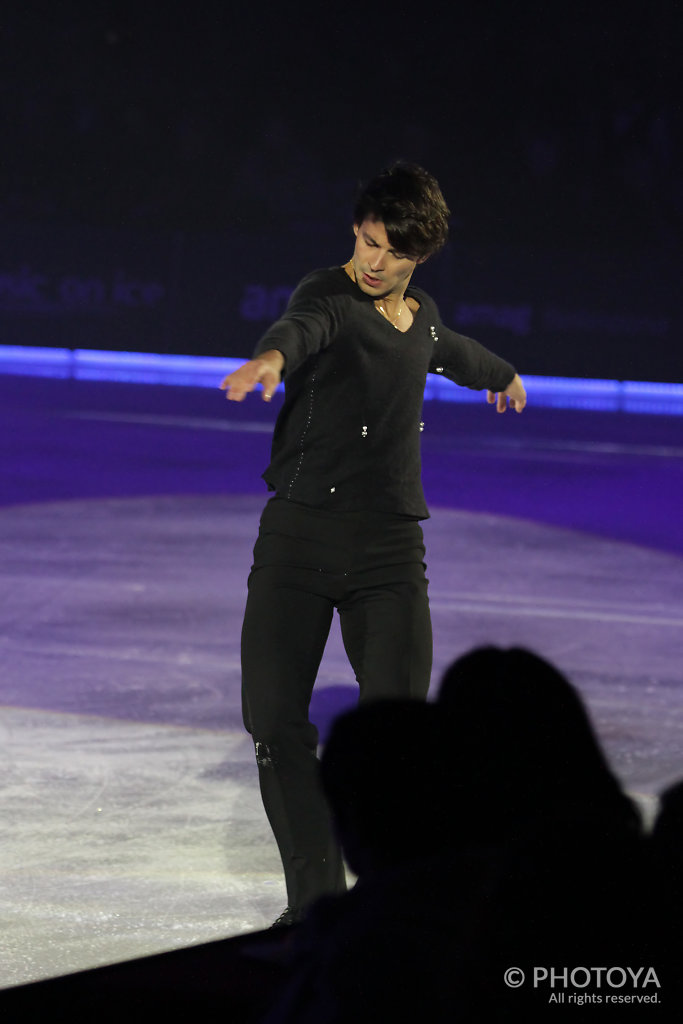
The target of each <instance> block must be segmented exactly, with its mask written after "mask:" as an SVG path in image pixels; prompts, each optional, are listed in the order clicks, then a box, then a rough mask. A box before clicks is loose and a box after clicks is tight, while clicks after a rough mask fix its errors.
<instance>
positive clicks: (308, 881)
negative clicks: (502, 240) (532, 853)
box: [221, 163, 526, 924]
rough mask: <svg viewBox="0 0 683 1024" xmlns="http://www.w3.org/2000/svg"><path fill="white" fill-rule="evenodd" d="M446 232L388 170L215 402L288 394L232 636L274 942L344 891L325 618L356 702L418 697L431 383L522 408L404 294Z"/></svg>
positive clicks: (486, 364) (417, 173)
mask: <svg viewBox="0 0 683 1024" xmlns="http://www.w3.org/2000/svg"><path fill="white" fill-rule="evenodd" d="M448 216H449V211H448V207H447V206H446V203H445V201H444V198H443V196H442V194H441V191H440V188H439V185H438V183H437V182H436V180H435V179H434V178H433V177H432V176H431V175H430V174H428V173H427V172H426V171H424V170H423V169H422V168H420V167H416V166H414V165H411V164H403V163H399V164H395V165H394V166H393V167H391V168H389V169H388V170H387V171H384V172H383V173H382V174H380V175H379V176H378V177H377V178H375V179H373V181H371V182H370V183H369V185H367V187H366V188H365V189H364V191H363V192H362V193H361V195H360V197H359V199H358V202H357V204H356V208H355V211H354V233H355V236H356V242H355V247H354V251H353V256H352V258H351V260H349V262H348V263H347V264H346V265H345V266H343V267H334V268H331V269H329V270H318V271H315V272H313V273H312V274H309V275H308V276H307V277H305V278H304V279H303V281H302V282H301V283H300V284H299V286H298V287H297V289H296V290H295V292H294V294H293V295H292V298H291V300H290V303H289V305H288V307H287V310H286V312H285V314H284V316H282V317H281V319H279V320H278V321H277V322H276V323H275V324H273V326H272V327H271V328H270V329H269V330H268V331H267V332H266V334H265V335H264V337H263V338H262V339H261V341H260V342H259V344H258V346H257V348H256V353H255V356H254V358H253V359H251V360H250V361H249V362H247V363H245V364H244V365H242V366H241V367H239V368H238V369H237V370H236V371H235V372H234V373H231V374H229V375H228V376H227V377H226V378H225V380H224V381H223V382H222V384H221V387H222V388H223V389H224V390H225V391H226V393H227V398H228V399H230V400H232V401H242V400H243V399H244V397H245V396H246V394H247V393H248V392H250V391H253V390H254V388H255V387H256V385H257V384H259V383H260V384H261V386H262V389H263V397H264V399H265V400H266V401H269V400H270V398H271V397H272V394H273V392H274V390H275V388H276V387H277V385H278V383H279V381H280V379H281V377H282V376H284V380H285V400H284V404H283V407H282V410H281V411H280V414H279V416H278V420H277V423H276V426H275V431H274V435H273V446H272V457H271V463H270V466H269V467H268V469H267V470H266V471H265V473H264V474H263V476H264V479H265V481H266V483H267V484H268V487H269V489H270V490H272V491H274V492H275V497H273V498H272V499H271V500H270V501H269V502H268V504H267V506H266V508H265V510H264V512H263V516H262V518H261V525H260V531H259V536H258V540H257V542H256V546H255V548H254V564H253V567H252V571H251V574H250V576H249V586H248V589H249V593H248V599H247V607H246V611H245V618H244V626H243V631H242V669H243V704H244V719H245V724H246V727H247V729H248V730H249V731H250V732H251V734H252V737H253V740H254V744H255V750H256V760H257V764H258V769H259V782H260V786H261V793H262V796H263V801H264V806H265V809H266V814H267V815H268V819H269V821H270V824H271V826H272V828H273V832H274V834H275V837H276V840H277V843H278V846H279V849H280V854H281V856H282V861H283V866H284V871H285V880H286V884H287V908H286V910H285V911H284V913H283V914H282V915H281V917H280V918H278V921H277V922H276V924H288V923H293V922H296V921H298V920H300V919H301V917H302V916H303V914H304V911H305V909H306V907H307V906H308V905H309V904H310V903H311V902H312V901H313V900H315V899H316V898H317V897H318V896H320V895H322V894H323V893H329V892H338V891H342V890H343V889H344V888H345V879H344V868H343V863H342V858H341V853H340V851H339V847H338V845H337V843H336V841H335V839H334V838H333V836H332V832H331V828H330V824H329V820H328V813H327V808H326V805H325V801H324V798H323V796H322V792H321V790H320V787H319V781H318V763H317V758H316V750H317V743H318V733H317V730H316V728H315V726H314V725H313V724H312V723H311V722H310V721H309V718H308V708H309V703H310V699H311V693H312V690H313V685H314V683H315V678H316V674H317V671H318V667H319V664H320V660H321V658H322V654H323V650H324V647H325V643H326V640H327V636H328V633H329V629H330V625H331V622H332V616H333V612H334V609H335V608H336V609H337V610H338V612H339V617H340V625H341V631H342V638H343V641H344V646H345V649H346V652H347V655H348V657H349V660H350V662H351V665H352V666H353V669H354V672H355V675H356V679H357V680H358V684H359V688H360V699H361V700H369V699H376V698H381V697H413V698H425V697H426V696H427V690H428V688H429V677H430V670H431V660H432V634H431V623H430V617H429V604H428V598H427V580H426V577H425V565H424V545H423V538H422V530H421V527H420V525H419V521H420V520H421V519H425V518H427V516H428V515H429V513H428V511H427V507H426V505H425V500H424V495H423V492H422V484H421V479H420V431H421V426H422V425H421V423H420V417H421V409H422V402H423V397H424V386H425V380H426V376H427V372H428V371H432V372H434V373H442V374H444V376H446V377H448V378H450V379H451V380H454V381H455V382H456V383H458V384H461V385H464V386H466V387H470V388H477V389H484V388H486V389H488V400H489V401H490V402H495V403H496V406H497V409H498V411H499V412H504V411H505V409H506V407H507V405H508V402H509V404H510V406H511V407H512V408H514V409H516V411H517V412H521V411H522V409H523V408H524V406H525V404H526V394H525V391H524V387H523V385H522V382H521V380H520V378H519V377H518V376H517V374H516V373H515V370H514V368H513V367H512V366H511V365H510V364H509V363H507V362H505V361H504V360H503V359H500V358H499V357H498V356H495V355H494V354H493V353H491V352H488V351H487V350H486V349H485V348H483V347H482V346H481V345H479V344H478V343H477V342H475V341H472V340H471V339H469V338H464V337H462V336H460V335H458V334H455V333H454V332H453V331H451V330H449V329H448V328H446V327H444V325H443V324H442V323H441V319H440V317H439V313H438V310H437V308H436V305H435V304H434V302H433V300H432V299H431V298H430V297H429V296H428V295H427V294H426V293H425V292H423V291H421V290H419V289H417V288H415V287H414V286H412V285H411V284H410V281H411V277H412V274H413V271H414V270H415V268H416V266H417V265H418V264H419V263H423V262H424V261H425V260H426V259H427V258H428V257H429V256H430V255H431V254H432V253H434V252H436V251H437V250H438V249H440V248H441V247H442V246H443V245H444V244H445V242H446V239H447V236H448ZM496 395H497V397H496ZM377 741H378V743H381V742H382V738H381V736H378V739H377ZM391 756H392V752H391V751H390V750H388V751H387V757H388V758H390V757H391Z"/></svg>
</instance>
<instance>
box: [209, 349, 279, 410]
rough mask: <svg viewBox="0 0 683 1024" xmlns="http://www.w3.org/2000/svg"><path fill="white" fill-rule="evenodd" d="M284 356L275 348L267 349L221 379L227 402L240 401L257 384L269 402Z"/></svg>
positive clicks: (264, 399)
mask: <svg viewBox="0 0 683 1024" xmlns="http://www.w3.org/2000/svg"><path fill="white" fill-rule="evenodd" d="M284 365H285V357H284V356H283V354H282V352H279V351H278V350H277V349H276V348H272V349H269V350H268V352H264V353H263V354H262V355H260V356H259V357H258V359H250V360H249V362H248V363H243V364H242V366H240V367H238V369H236V370H235V371H234V373H229V374H228V376H227V377H224V378H223V380H222V381H221V389H222V390H223V391H225V397H226V398H227V399H228V401H229V402H242V401H244V397H245V395H247V394H248V393H249V392H250V391H253V390H254V388H255V387H256V385H257V384H260V385H261V387H262V388H263V401H264V402H269V401H270V400H271V398H272V397H273V393H274V391H275V389H276V387H277V386H278V384H279V383H280V377H281V375H282V370H283V369H284Z"/></svg>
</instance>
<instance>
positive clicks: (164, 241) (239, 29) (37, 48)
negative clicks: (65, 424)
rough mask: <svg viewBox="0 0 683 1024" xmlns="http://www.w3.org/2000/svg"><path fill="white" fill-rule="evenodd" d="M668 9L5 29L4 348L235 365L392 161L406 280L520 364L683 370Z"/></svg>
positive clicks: (366, 14)
mask: <svg viewBox="0 0 683 1024" xmlns="http://www.w3.org/2000/svg"><path fill="white" fill-rule="evenodd" d="M682 52H683V10H682V8H681V4H680V3H679V2H676V0H651V2H649V3H639V2H630V3H629V2H621V3H618V2H615V3H610V2H604V3H595V2H593V3H590V4H589V3H581V2H578V3H573V4H571V5H565V4H561V3H554V2H547V0H546V2H544V3H540V2H538V3H532V2H526V0H521V2H514V3H513V2H509V0H508V2H505V3H503V2H490V3H487V2H482V3H479V4H467V5H460V4H457V5H456V4H447V3H443V4H434V3H430V2H426V3H413V4H408V3H403V2H395V3H384V4H379V3H377V2H375V3H372V4H371V3H362V4H359V3H347V4H344V5H325V6H322V5H316V6H315V7H309V6H308V5H291V4H269V3H265V4H261V5H257V4H251V5H248V4H240V5H237V4H233V3H221V4H219V3H215V2H204V3H202V2H201V0H199V2H196V3H154V2H150V3H144V2H140V0H138V2H137V3H127V2H124V3H120V2H119V3H117V2H111V3H104V2H97V0H93V2H91V3H58V4H51V5H48V4H36V3H31V2H30V0H29V2H28V3H25V4H22V5H16V6H15V9H5V10H3V12H2V15H1V17H0V96H1V115H0V116H1V119H2V120H1V126H2V131H1V136H0V138H1V145H2V160H1V161H0V229H1V230H2V235H3V245H2V250H0V342H1V343H4V344H19V345H59V346H65V347H74V348H79V347H82V348H121V349H133V350H143V351H168V352H190V353H197V354H212V355H216V354H225V355H247V354H248V353H249V351H250V350H251V348H252V345H253V343H254V342H255V340H256V339H257V337H258V336H259V333H260V332H261V331H262V330H263V328H264V327H265V325H266V324H267V323H268V322H269V321H270V320H271V319H272V318H273V316H276V315H277V313H278V312H279V311H280V309H281V308H282V306H283V304H284V302H285V301H286V296H287V293H288V290H289V289H290V288H291V287H292V286H293V285H294V284H295V283H296V281H297V280H298V278H299V277H300V276H301V275H302V274H303V273H305V272H306V271H307V270H309V269H312V268H314V267H316V266H321V265H327V264H330V263H339V262H342V261H344V260H346V259H347V258H348V256H349V254H350V247H351V234H350V207H351V204H352V199H353V194H354V190H355V188H356V186H357V183H358V181H359V179H364V178H367V177H368V176H370V175H372V174H373V173H375V172H376V171H377V170H378V169H379V168H380V167H382V166H384V165H386V163H387V162H389V161H391V160H392V159H395V158H397V157H403V158H406V159H410V160H415V161H417V162H419V163H422V164H424V165H425V166H427V167H428V168H429V169H430V170H431V171H432V172H433V173H434V174H435V175H436V176H437V177H438V179H439V180H440V182H441V184H442V187H443V190H444V193H445V195H446V197H447V199H448V201H449V204H450V206H451V209H452V212H453V217H452V232H451V234H452V239H451V242H450V244H449V247H448V249H447V251H446V252H445V253H444V254H442V255H441V256H440V257H437V258H436V259H435V260H434V261H433V262H432V263H431V264H427V265H426V266H425V267H424V268H420V270H419V271H418V275H419V277H418V276H416V279H415V280H416V283H421V284H423V285H425V286H426V287H428V288H429V289H430V290H432V291H433V292H434V294H435V296H436V298H437V299H438V301H439V303H440V306H441V309H442V314H443V316H444V319H446V320H447V321H448V322H450V323H451V324H453V326H456V327H459V329H461V330H462V331H463V333H467V334H472V335H473V336H475V337H478V338H480V339H481V340H482V341H484V342H485V343H487V344H490V345H491V346H492V347H494V348H496V349H497V350H498V351H500V352H501V354H504V355H506V356H507V357H508V358H511V359H512V360H513V361H514V362H515V363H516V365H518V367H519V368H520V370H521V371H522V372H524V371H526V372H528V373H549V374H559V375H570V376H588V377H590V376H605V377H622V378H633V379H649V380H672V381H675V380H680V365H681V360H680V357H679V355H678V350H679V344H680V337H681V332H682V330H683V300H682V299H681V294H680V293H681V279H682V274H681V270H682V269H683V258H682V257H683V243H682V234H681V227H682V220H683V159H682V155H683V152H682V151H683V131H682V116H681V95H682V92H683V90H682V88H681V85H682V83H681V77H682V71H681V63H682V62H681V53H682Z"/></svg>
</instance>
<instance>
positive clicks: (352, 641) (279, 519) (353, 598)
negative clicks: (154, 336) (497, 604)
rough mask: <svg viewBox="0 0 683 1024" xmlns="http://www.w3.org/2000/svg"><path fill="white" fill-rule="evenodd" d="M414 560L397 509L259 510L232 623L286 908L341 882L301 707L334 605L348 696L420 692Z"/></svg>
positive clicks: (277, 504)
mask: <svg viewBox="0 0 683 1024" xmlns="http://www.w3.org/2000/svg"><path fill="white" fill-rule="evenodd" d="M423 559H424V544H423V538H422V529H421V527H420V525H419V523H418V522H416V521H414V520H411V519H407V518H404V517H401V516H391V515H386V514H380V513H326V512H322V511H319V510H315V509H309V508H306V507H304V506H301V505H295V504H293V503H292V502H288V501H285V500H283V499H280V498H274V499H272V500H271V501H270V502H269V503H268V505H267V506H266V508H265V510H264V512H263V515H262V517H261V526H260V530H259V537H258V540H257V542H256V546H255V548H254V565H253V567H252V571H251V574H250V576H249V585H248V587H249V592H248V598H247V607H246V611H245V617H244V625H243V629H242V673H243V675H242V695H243V710H244V722H245V725H246V728H247V729H248V731H249V732H250V733H251V734H252V737H253V740H254V745H255V750H256V761H257V765H258V770H259V782H260V787H261V794H262V797H263V802H264V807H265V810H266V814H267V816H268V820H269V822H270V824H271V827H272V829H273V832H274V835H275V838H276V841H277V844H278V847H279V850H280V855H281V857H282V863H283V867H284V872H285V880H286V884H287V902H288V904H289V905H290V906H292V907H295V908H298V909H303V908H304V907H306V906H307V905H308V904H310V903H311V902H312V901H313V900H315V899H317V898H318V897H319V896H321V895H323V894H324V893H329V892H339V891H342V890H343V889H344V888H345V887H346V886H345V881H344V870H343V864H342V858H341V852H340V850H339V847H338V845H337V843H336V841H335V839H334V836H333V833H332V829H331V827H330V821H329V815H328V811H327V807H326V804H325V801H324V798H323V795H322V791H321V789H320V786H319V781H318V762H317V756H316V752H317V745H318V731H317V729H316V727H315V726H314V725H313V723H312V722H310V720H309V717H308V709H309V704H310V700H311V694H312V691H313V685H314V683H315V679H316V675H317V672H318V667H319V665H320V660H321V658H322V655H323V650H324V648H325V643H326V641H327V637H328V634H329V630H330V626H331V623H332V616H333V613H334V609H335V608H337V609H338V612H339V618H340V625H341V631H342V638H343V642H344V647H345V650H346V653H347V655H348V657H349V661H350V662H351V665H352V667H353V670H354V672H355V675H356V679H357V680H358V684H359V687H360V699H361V700H368V699H376V698H381V697H416V698H422V699H424V698H425V697H426V696H427V690H428V688H429V677H430V671H431V661H432V633H431V622H430V616H429V603H428V598H427V579H426V577H425V566H424V561H423ZM380 741H381V737H380Z"/></svg>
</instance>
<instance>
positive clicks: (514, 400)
mask: <svg viewBox="0 0 683 1024" xmlns="http://www.w3.org/2000/svg"><path fill="white" fill-rule="evenodd" d="M508 399H509V400H510V408H511V409H514V410H515V412H521V411H522V409H523V408H524V406H525V405H526V391H525V390H524V385H523V384H522V378H521V377H520V376H519V374H518V373H516V374H515V375H514V377H513V378H512V380H511V381H510V383H509V384H508V386H507V387H506V389H505V391H498V392H495V391H487V392H486V401H487V402H489V403H490V404H491V405H493V403H494V402H495V403H496V412H505V410H506V409H507V407H508Z"/></svg>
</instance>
